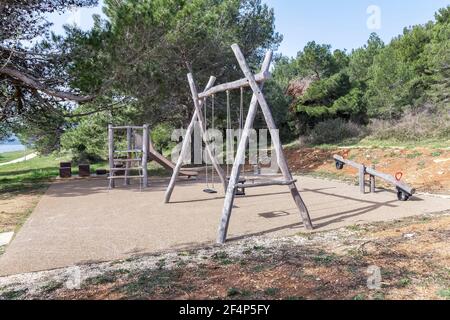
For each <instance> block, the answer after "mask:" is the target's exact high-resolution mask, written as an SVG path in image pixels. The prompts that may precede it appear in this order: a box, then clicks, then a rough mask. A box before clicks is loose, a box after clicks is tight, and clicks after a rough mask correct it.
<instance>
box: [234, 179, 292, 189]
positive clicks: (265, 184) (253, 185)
mask: <svg viewBox="0 0 450 320" xmlns="http://www.w3.org/2000/svg"><path fill="white" fill-rule="evenodd" d="M296 182H297V180H290V181H268V182H259V183H246V184H236V186H235V188H257V187H268V186H288V185H291V184H294V183H296Z"/></svg>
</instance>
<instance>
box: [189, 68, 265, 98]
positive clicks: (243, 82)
mask: <svg viewBox="0 0 450 320" xmlns="http://www.w3.org/2000/svg"><path fill="white" fill-rule="evenodd" d="M270 76H271V75H270V72H269V71H266V72H261V73H258V74H257V75H255V80H256V82H258V83H261V82H264V81H266V80H269V79H270ZM249 86H250V84H249V82H248V80H247V79H246V78H244V79H239V80H236V81H233V82H227V83H223V84H219V85H217V86H215V87H212V88H210V89H208V90H205V91H204V92H202V93H199V94H198V97H199V99H203V98H207V97H209V96H212V95H213V94H216V93H220V92H224V91H229V90H230V91H231V90H234V89H239V88H245V87H249Z"/></svg>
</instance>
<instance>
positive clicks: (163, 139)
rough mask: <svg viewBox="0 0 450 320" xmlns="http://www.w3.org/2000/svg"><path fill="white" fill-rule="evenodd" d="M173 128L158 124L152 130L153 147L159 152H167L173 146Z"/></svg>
mask: <svg viewBox="0 0 450 320" xmlns="http://www.w3.org/2000/svg"><path fill="white" fill-rule="evenodd" d="M172 131H173V128H172V127H170V126H169V125H167V124H158V125H156V126H155V127H153V128H151V138H152V142H153V147H154V148H155V149H156V150H158V151H163V150H166V149H167V148H168V147H169V146H170V144H171V136H172Z"/></svg>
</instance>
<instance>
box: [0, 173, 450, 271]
mask: <svg viewBox="0 0 450 320" xmlns="http://www.w3.org/2000/svg"><path fill="white" fill-rule="evenodd" d="M296 179H298V183H297V186H298V187H299V189H300V193H301V195H302V197H303V199H304V200H305V203H306V205H307V206H308V209H309V211H310V215H311V218H312V222H313V224H314V225H315V228H316V229H315V231H322V230H329V229H335V228H339V227H343V226H349V225H355V224H360V223H367V222H376V221H388V220H393V219H398V218H403V217H407V216H414V215H421V214H424V213H432V212H440V211H444V210H448V209H450V201H449V200H448V199H444V198H439V197H434V196H429V195H418V196H415V197H413V198H412V199H411V200H409V201H407V202H400V201H398V200H397V197H396V194H395V193H394V192H393V191H389V190H379V191H377V192H376V193H375V194H365V195H363V194H360V193H359V191H358V187H357V186H353V185H348V184H345V183H341V182H336V181H329V180H322V179H316V178H311V177H303V176H302V177H296ZM167 184H168V179H166V178H151V179H150V187H149V188H147V189H143V190H142V191H141V190H140V188H139V185H137V184H134V185H132V186H129V187H121V186H120V182H119V183H118V185H119V188H117V189H113V190H108V188H107V181H106V179H104V178H91V179H86V180H67V181H64V180H59V181H56V182H55V183H53V184H52V185H51V186H50V188H49V189H48V190H47V192H46V194H45V195H44V196H43V197H42V198H41V200H40V202H39V204H38V205H37V206H36V208H35V210H34V211H33V213H32V214H31V216H30V217H29V219H28V220H27V222H26V223H25V224H24V225H23V227H22V228H21V230H20V231H19V232H18V234H17V235H16V237H15V238H14V239H13V241H12V242H11V243H10V245H9V246H8V247H7V249H6V252H5V253H4V254H3V255H1V256H0V275H8V274H15V273H23V272H31V271H40V270H47V269H53V268H59V267H65V266H72V265H76V264H82V263H90V262H99V261H109V260H116V259H126V258H129V257H132V256H133V255H140V254H148V253H157V252H164V251H170V250H178V249H188V248H193V247H198V246H201V245H210V244H214V243H215V239H216V235H217V227H218V224H219V220H220V216H221V212H222V205H223V190H220V189H219V186H220V184H216V188H217V190H218V191H219V193H217V194H206V193H203V192H202V190H203V189H204V187H205V186H204V184H203V183H202V182H201V180H199V181H186V180H181V181H180V182H179V183H177V186H176V187H175V190H174V193H173V195H172V200H171V203H169V204H164V203H163V199H164V191H165V187H166V185H167ZM297 232H307V231H306V230H305V228H304V227H303V225H302V223H301V219H300V215H299V213H298V211H297V209H296V206H295V204H294V202H293V200H292V197H291V195H290V192H289V190H288V188H287V187H286V186H271V187H262V188H254V189H248V190H247V196H246V197H239V198H237V200H236V201H235V208H234V209H233V213H232V216H231V221H230V227H229V233H228V241H236V240H239V239H241V238H243V237H250V236H256V235H263V236H267V237H270V236H286V235H292V234H295V233H297Z"/></svg>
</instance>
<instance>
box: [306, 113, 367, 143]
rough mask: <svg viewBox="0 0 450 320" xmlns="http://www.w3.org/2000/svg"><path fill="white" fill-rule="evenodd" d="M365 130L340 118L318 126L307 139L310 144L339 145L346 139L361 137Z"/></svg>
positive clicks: (320, 123)
mask: <svg viewBox="0 0 450 320" xmlns="http://www.w3.org/2000/svg"><path fill="white" fill-rule="evenodd" d="M364 132H365V130H364V128H363V127H361V126H360V125H358V124H356V123H354V122H346V121H344V120H342V119H340V118H337V119H330V120H326V121H323V122H319V123H318V124H316V126H315V127H314V129H312V130H311V132H310V135H309V136H308V138H307V142H308V143H310V144H325V143H338V142H342V141H343V140H345V139H349V138H355V137H360V136H362V135H363V134H364Z"/></svg>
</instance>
